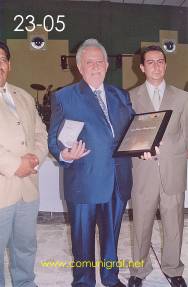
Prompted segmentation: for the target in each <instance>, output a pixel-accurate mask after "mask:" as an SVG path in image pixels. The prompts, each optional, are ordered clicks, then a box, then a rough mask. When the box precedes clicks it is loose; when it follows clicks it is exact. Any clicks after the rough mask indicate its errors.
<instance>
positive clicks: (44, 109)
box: [31, 84, 56, 130]
mask: <svg viewBox="0 0 188 287" xmlns="http://www.w3.org/2000/svg"><path fill="white" fill-rule="evenodd" d="M52 87H53V85H49V86H48V87H47V88H46V87H45V86H43V85H41V84H31V88H32V89H34V90H35V91H37V95H36V98H35V102H36V108H37V110H38V113H39V115H40V116H41V118H42V121H43V122H44V123H45V125H46V128H47V130H48V129H49V126H50V116H51V95H52V93H54V92H55V91H56V90H53V91H52V90H51V89H52ZM44 90H46V91H45V94H44V96H43V100H42V103H40V102H39V92H40V91H44Z"/></svg>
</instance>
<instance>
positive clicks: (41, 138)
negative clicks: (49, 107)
mask: <svg viewBox="0 0 188 287" xmlns="http://www.w3.org/2000/svg"><path fill="white" fill-rule="evenodd" d="M34 113H35V119H36V122H35V131H34V137H35V142H34V145H35V147H34V151H33V153H34V154H35V155H36V156H37V157H38V159H39V163H40V164H41V163H42V162H43V161H44V159H45V157H46V155H47V154H48V144H47V131H46V127H45V125H44V123H43V122H42V120H41V118H40V116H39V114H38V111H37V109H36V108H35V110H34Z"/></svg>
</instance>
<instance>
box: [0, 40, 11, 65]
mask: <svg viewBox="0 0 188 287" xmlns="http://www.w3.org/2000/svg"><path fill="white" fill-rule="evenodd" d="M0 49H2V50H3V51H4V52H5V55H6V58H7V60H8V61H9V60H10V51H9V48H8V46H7V44H5V43H4V42H2V41H0Z"/></svg>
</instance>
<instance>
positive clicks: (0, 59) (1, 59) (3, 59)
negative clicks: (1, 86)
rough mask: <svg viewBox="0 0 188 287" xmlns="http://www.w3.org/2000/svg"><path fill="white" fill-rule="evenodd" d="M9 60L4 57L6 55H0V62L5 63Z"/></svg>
mask: <svg viewBox="0 0 188 287" xmlns="http://www.w3.org/2000/svg"><path fill="white" fill-rule="evenodd" d="M8 62H9V61H8V59H7V58H6V57H1V58H0V63H1V64H7V63H8Z"/></svg>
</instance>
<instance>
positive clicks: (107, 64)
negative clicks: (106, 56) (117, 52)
mask: <svg viewBox="0 0 188 287" xmlns="http://www.w3.org/2000/svg"><path fill="white" fill-rule="evenodd" d="M108 67H109V63H108V61H106V72H107V70H108Z"/></svg>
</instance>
